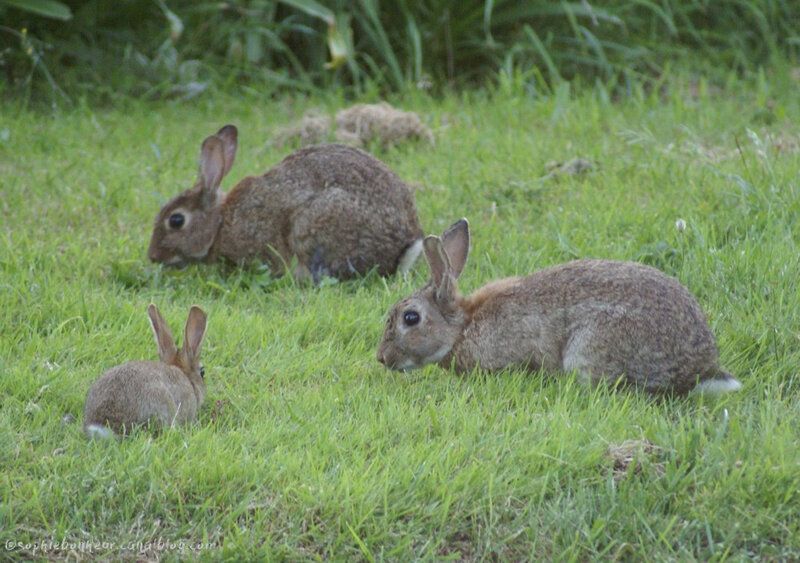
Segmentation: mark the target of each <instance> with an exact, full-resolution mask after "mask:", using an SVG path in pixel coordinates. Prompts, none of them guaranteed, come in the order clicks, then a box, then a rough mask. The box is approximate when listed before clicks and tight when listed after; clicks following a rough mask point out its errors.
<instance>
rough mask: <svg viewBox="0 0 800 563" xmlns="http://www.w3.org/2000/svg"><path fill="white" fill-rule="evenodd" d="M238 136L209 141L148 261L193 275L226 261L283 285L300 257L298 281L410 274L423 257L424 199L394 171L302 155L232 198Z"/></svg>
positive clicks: (337, 157)
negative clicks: (227, 185) (261, 270)
mask: <svg viewBox="0 0 800 563" xmlns="http://www.w3.org/2000/svg"><path fill="white" fill-rule="evenodd" d="M236 146H237V130H236V127H234V126H233V125H226V126H225V127H223V128H222V129H220V130H219V131H218V132H217V133H216V134H214V135H211V136H210V137H208V138H206V140H205V141H203V145H202V148H201V151H200V173H199V175H198V178H197V181H196V182H195V185H194V187H193V188H191V189H189V190H186V191H184V192H183V193H182V194H180V195H178V196H177V197H175V198H174V199H172V200H171V201H169V202H167V203H166V204H165V205H164V207H162V208H161V211H160V212H159V213H158V216H157V217H156V220H155V225H154V228H153V235H152V238H151V240H150V249H149V250H148V252H147V255H148V256H149V258H150V259H151V260H152V261H153V262H160V263H164V264H168V265H173V266H184V265H186V264H189V263H192V262H212V261H214V260H216V259H218V258H220V257H224V258H227V259H229V260H232V261H233V262H235V263H236V264H238V265H244V264H246V263H247V262H249V261H251V260H254V259H257V260H260V261H261V262H264V263H266V264H268V265H269V266H270V269H271V271H272V272H273V274H274V275H283V274H284V273H285V268H286V265H287V264H289V263H290V261H291V260H292V258H293V257H295V256H296V257H297V268H296V269H295V271H294V275H295V276H296V277H297V278H305V277H308V276H309V275H310V276H313V279H314V282H315V283H316V282H318V281H319V279H320V276H322V275H328V276H331V277H335V278H338V279H347V278H352V277H355V276H358V275H362V274H364V273H366V272H367V271H369V270H370V269H371V268H373V267H377V271H378V273H379V274H380V275H382V276H388V275H392V274H394V273H395V271H397V270H398V269H399V270H400V271H402V272H405V271H406V270H408V268H410V267H411V266H412V265H413V263H414V260H416V258H417V256H418V255H419V253H420V251H421V249H422V228H421V227H420V223H419V218H418V217H417V210H416V207H415V206H414V197H413V194H412V192H411V190H410V189H409V187H408V186H406V184H405V183H403V181H402V180H400V178H399V177H398V176H397V175H396V174H395V173H394V172H392V171H391V170H390V169H389V167H388V166H386V165H385V164H384V163H383V162H381V161H380V160H378V159H377V158H375V157H373V156H371V155H370V154H368V153H366V152H364V151H362V150H360V149H357V148H353V147H349V146H346V145H339V144H327V145H317V146H312V147H306V148H304V149H300V150H298V151H296V152H294V153H292V154H290V155H289V156H287V157H286V158H284V159H283V161H281V162H280V163H279V164H278V165H277V166H275V167H274V168H273V169H272V170H270V171H269V172H267V173H266V174H264V175H263V176H258V177H254V176H250V177H247V178H245V179H243V180H241V181H240V182H239V183H238V184H236V186H234V187H233V189H231V190H230V191H229V192H228V193H224V192H222V191H221V190H220V187H219V186H220V183H221V182H222V178H223V177H224V176H225V175H226V174H227V173H228V172H229V171H230V169H231V166H232V165H233V160H234V157H235V156H236Z"/></svg>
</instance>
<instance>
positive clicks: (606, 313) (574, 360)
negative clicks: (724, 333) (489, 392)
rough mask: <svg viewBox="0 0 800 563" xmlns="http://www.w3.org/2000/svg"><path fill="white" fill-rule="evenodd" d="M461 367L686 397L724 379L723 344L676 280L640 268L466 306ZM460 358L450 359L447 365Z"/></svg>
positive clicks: (484, 294)
mask: <svg viewBox="0 0 800 563" xmlns="http://www.w3.org/2000/svg"><path fill="white" fill-rule="evenodd" d="M464 306H465V310H466V312H467V316H468V317H469V318H470V319H471V322H469V323H468V324H467V325H466V326H465V329H464V334H463V338H462V340H461V342H460V343H458V344H456V346H455V347H454V349H453V353H452V355H453V358H452V359H455V360H456V366H457V367H458V366H461V367H462V369H464V368H466V369H469V367H470V366H473V367H474V365H475V364H477V363H479V364H480V365H481V367H482V368H484V369H489V370H491V369H500V368H502V367H506V366H510V365H523V366H527V367H529V368H531V369H535V370H538V369H542V368H544V369H545V370H546V371H554V370H558V371H567V372H572V371H577V372H578V373H579V374H580V375H581V376H582V377H583V378H584V379H588V380H591V381H598V380H600V379H607V380H610V381H612V382H613V381H616V379H617V378H618V377H620V376H622V375H623V374H624V376H625V378H626V380H627V381H629V382H630V383H634V384H636V385H638V386H641V387H644V389H645V390H648V391H663V390H666V389H672V390H674V391H676V392H679V393H681V392H686V391H689V390H690V389H692V388H693V387H694V386H695V384H696V383H697V381H698V380H699V381H703V380H706V379H714V378H716V377H718V376H719V375H720V373H721V370H720V368H719V364H718V353H717V347H716V343H715V341H714V337H713V335H712V334H711V331H710V329H709V327H708V324H707V322H706V318H705V315H704V313H703V311H702V309H701V308H700V306H699V304H698V303H697V301H696V300H695V298H694V297H693V296H692V294H691V293H690V292H689V291H688V290H687V289H686V288H685V287H684V286H683V285H681V284H680V283H679V282H678V281H677V280H676V279H674V278H672V277H670V276H667V275H666V274H664V273H662V272H660V271H659V270H657V269H655V268H651V267H649V266H645V265H642V264H638V263H633V262H617V261H611V260H579V261H575V262H569V263H566V264H561V265H558V266H554V267H552V268H548V269H545V270H541V271H539V272H535V273H534V274H531V275H529V276H527V277H524V278H512V279H509V280H500V281H499V282H495V283H494V284H490V285H488V286H486V287H484V288H482V289H481V290H478V291H477V292H476V293H475V294H473V295H472V296H470V297H469V298H465V300H464ZM450 359H451V358H444V359H443V360H442V362H443V363H445V364H446V363H447V362H448V361H449V360H450Z"/></svg>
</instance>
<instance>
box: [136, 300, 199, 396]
mask: <svg viewBox="0 0 800 563" xmlns="http://www.w3.org/2000/svg"><path fill="white" fill-rule="evenodd" d="M147 316H148V317H150V326H152V327H153V335H154V336H155V339H156V347H157V348H158V359H159V360H160V361H161V363H163V364H167V365H169V366H175V367H178V368H180V370H181V371H183V372H184V373H185V374H186V376H187V377H188V378H189V381H190V382H191V383H192V386H193V387H194V388H195V389H196V390H197V391H198V397H197V399H198V401H197V402H198V404H199V403H202V402H203V399H204V398H205V388H206V386H205V381H204V377H205V370H204V368H203V364H202V363H200V348H201V345H202V344H203V338H204V337H205V335H206V321H207V319H208V317H207V316H206V314H205V313H204V312H203V310H202V309H201V308H200V307H198V306H197V305H192V307H191V308H190V309H189V317H188V318H187V319H186V328H185V329H184V337H183V346H181V348H177V347H176V346H175V340H174V339H173V338H172V332H171V331H170V329H169V326H168V325H167V323H166V321H164V318H163V317H162V316H161V313H159V312H158V309H157V308H156V306H155V305H154V304H152V303H151V304H150V306H149V307H148V308H147Z"/></svg>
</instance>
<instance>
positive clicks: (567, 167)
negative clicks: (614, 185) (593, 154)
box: [545, 157, 599, 178]
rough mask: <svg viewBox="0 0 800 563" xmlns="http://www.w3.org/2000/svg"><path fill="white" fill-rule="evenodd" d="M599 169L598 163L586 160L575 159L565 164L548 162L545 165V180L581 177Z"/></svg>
mask: <svg viewBox="0 0 800 563" xmlns="http://www.w3.org/2000/svg"><path fill="white" fill-rule="evenodd" d="M598 167H599V165H598V163H597V162H595V161H593V160H591V159H588V158H581V157H575V158H571V159H570V160H568V161H566V162H557V161H550V162H548V163H547V164H546V165H545V169H546V170H547V176H546V177H547V178H550V177H557V176H581V175H583V174H586V173H587V172H593V171H594V170H597V168H598Z"/></svg>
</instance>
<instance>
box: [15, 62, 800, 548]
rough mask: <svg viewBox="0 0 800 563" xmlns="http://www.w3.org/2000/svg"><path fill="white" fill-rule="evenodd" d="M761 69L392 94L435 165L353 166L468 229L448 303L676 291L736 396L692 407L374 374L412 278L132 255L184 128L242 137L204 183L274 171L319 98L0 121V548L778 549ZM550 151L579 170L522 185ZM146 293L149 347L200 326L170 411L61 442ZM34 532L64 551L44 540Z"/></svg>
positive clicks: (786, 253) (790, 280) (780, 321)
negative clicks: (458, 295)
mask: <svg viewBox="0 0 800 563" xmlns="http://www.w3.org/2000/svg"><path fill="white" fill-rule="evenodd" d="M788 77H789V74H788V73H784V72H777V70H775V71H774V72H772V73H764V74H763V75H762V76H761V77H760V79H758V80H753V81H741V80H737V79H731V80H730V81H729V83H728V84H726V85H724V86H723V87H722V88H715V87H712V86H710V85H708V84H706V83H705V82H703V81H702V80H700V81H696V80H690V79H688V78H681V77H680V74H676V78H675V80H674V82H670V83H668V84H665V85H664V87H663V88H662V89H661V90H660V91H659V92H658V93H657V94H647V93H643V92H641V91H638V90H635V89H634V91H633V95H632V97H631V98H630V99H627V100H623V101H618V102H610V101H608V100H607V96H605V95H604V92H603V91H600V90H596V91H590V90H589V91H586V92H584V93H581V94H578V95H575V94H570V93H569V91H568V90H567V89H566V85H562V87H560V88H559V89H558V90H556V91H555V92H554V93H553V94H552V95H551V96H548V97H542V98H538V99H532V98H530V97H529V96H527V95H526V94H525V91H524V88H523V87H522V86H521V85H520V84H518V83H516V82H515V81H514V79H513V78H509V79H507V80H505V81H501V82H500V84H499V86H498V87H497V88H496V89H493V90H492V91H473V92H467V93H463V94H459V95H454V94H453V95H449V96H446V97H445V98H443V99H440V100H434V99H430V98H427V97H424V96H418V95H415V94H410V95H407V96H406V97H404V98H402V99H397V100H394V102H395V103H396V104H397V105H399V106H402V107H403V108H404V109H413V110H415V111H417V112H419V113H420V114H421V115H423V116H424V118H425V120H426V121H427V122H428V124H429V125H431V126H433V127H434V128H435V129H436V137H437V142H436V145H435V146H433V147H428V146H424V145H406V146H400V147H396V148H394V149H390V150H388V151H383V152H380V151H379V152H378V154H379V156H380V157H381V158H382V159H383V160H385V161H386V162H387V163H388V164H389V165H390V166H391V167H392V168H394V169H395V170H396V171H397V172H398V173H399V174H400V176H401V177H403V178H404V179H406V180H407V181H409V182H412V183H416V184H418V185H419V186H420V189H419V190H418V191H417V194H416V197H417V203H418V207H419V211H420V215H421V218H422V222H423V226H424V228H425V230H426V231H427V232H441V230H442V229H443V228H444V227H445V226H447V225H449V224H450V223H451V222H452V221H453V220H454V219H456V218H458V217H461V216H466V217H468V218H469V219H470V221H471V225H472V235H473V249H472V254H471V256H470V259H469V261H468V263H467V266H466V268H465V271H464V274H463V275H462V279H461V287H462V290H464V291H465V292H469V291H471V290H474V289H476V288H478V287H480V286H481V285H482V284H484V283H486V282H488V281H489V280H491V279H494V278H497V277H500V276H507V275H516V274H524V273H526V272H530V271H533V270H535V269H537V268H542V267H546V266H548V265H552V264H555V263H559V262H563V261H566V260H569V259H572V258H575V257H583V256H594V257H607V258H619V259H633V260H639V261H642V262H646V263H649V264H653V265H655V266H657V267H659V268H661V269H662V270H664V271H666V272H667V273H669V274H671V275H674V276H676V277H677V278H678V279H680V280H681V281H682V282H683V283H684V284H686V285H687V286H688V287H689V288H690V289H691V291H692V292H693V293H694V294H695V295H696V296H697V298H698V300H699V301H700V303H701V305H702V306H703V308H704V309H705V310H706V311H707V313H708V317H709V322H710V324H711V326H712V329H713V331H714V333H715V334H716V336H717V339H718V343H719V346H720V352H721V360H722V364H723V366H725V367H726V368H727V369H728V370H730V371H732V372H733V373H735V374H736V375H737V377H739V378H740V379H741V381H742V382H743V384H744V389H743V390H742V391H741V392H740V393H739V394H737V395H735V396H731V397H727V398H724V399H722V400H721V401H717V402H709V401H704V400H701V399H696V398H694V399H685V400H654V399H652V398H649V397H646V396H644V395H642V394H641V393H637V392H626V393H621V392H620V393H614V392H609V391H607V390H604V389H597V390H588V389H586V388H584V387H581V386H580V385H578V384H577V383H576V382H574V381H572V379H571V378H569V377H561V378H558V377H546V376H530V375H525V374H522V373H517V372H514V371H509V372H506V373H501V374H498V375H493V376H488V375H481V374H475V375H472V376H469V377H456V376H454V375H452V374H450V373H448V372H447V371H444V370H441V369H439V368H436V367H430V368H426V369H424V370H421V371H418V372H414V373H410V374H406V375H400V374H395V373H389V372H387V371H385V370H384V369H383V368H382V366H380V365H379V364H378V363H377V361H376V360H375V349H376V347H377V344H378V341H379V338H380V335H381V331H382V328H383V321H384V314H385V312H386V311H387V309H388V308H389V307H390V306H391V305H392V304H393V303H394V302H395V301H396V300H397V299H399V298H401V297H402V296H404V295H406V294H408V293H410V292H411V291H412V290H413V289H414V288H416V287H419V286H420V285H421V284H422V283H424V280H425V278H426V276H427V269H426V267H425V265H424V263H420V264H419V265H418V266H417V268H416V269H415V270H414V272H413V273H412V275H411V276H410V277H409V279H407V280H403V279H400V278H396V279H395V278H393V279H388V280H383V279H380V278H378V277H376V276H367V277H366V278H364V279H362V280H358V281H354V282H348V283H340V284H332V285H324V286H322V287H319V288H311V287H309V286H306V285H302V284H295V283H293V282H292V281H291V280H280V281H275V280H272V279H271V278H270V277H269V276H268V275H267V274H266V273H265V272H264V271H262V270H260V269H258V268H251V269H249V270H244V271H240V270H227V269H225V268H224V267H219V266H203V267H192V268H189V269H187V270H184V271H171V270H163V269H161V268H160V267H157V266H155V265H152V264H150V263H148V262H147V260H146V256H145V249H146V245H147V242H148V239H149V230H150V225H151V222H152V220H153V217H154V216H155V213H156V211H157V209H158V207H159V206H160V204H161V203H163V201H164V200H165V199H166V198H169V197H171V196H172V195H173V194H175V193H177V191H178V190H180V189H182V188H184V187H186V186H188V185H189V184H190V183H191V182H192V180H193V178H194V170H195V166H196V158H197V153H198V147H199V143H200V141H201V140H202V138H203V137H204V136H205V135H207V134H209V133H211V132H213V131H216V129H217V128H218V127H219V126H220V125H222V124H223V123H226V122H233V123H237V124H239V126H240V153H239V155H238V156H237V162H236V165H235V167H234V171H233V172H232V174H231V177H230V178H228V179H226V181H225V183H224V184H223V187H225V188H229V187H230V186H232V185H233V183H234V181H235V180H236V179H238V178H241V177H243V176H244V175H246V174H255V173H258V172H260V171H263V170H266V169H267V168H268V167H269V165H270V164H272V163H275V162H277V161H278V160H279V159H280V157H281V156H282V154H281V153H280V152H279V151H278V149H275V148H273V147H272V145H271V144H270V142H269V140H270V134H271V132H272V131H274V130H275V129H277V128H278V127H281V126H284V125H286V124H287V123H288V122H289V121H291V120H292V119H295V118H297V117H298V116H299V115H300V114H301V113H302V112H303V111H304V110H306V109H308V108H309V107H312V106H314V105H318V106H321V107H323V108H327V109H333V108H334V107H335V106H337V105H338V102H336V101H335V100H324V99H315V100H305V99H298V100H294V101H293V100H288V99H287V100H283V101H277V102H270V101H265V100H263V99H258V98H255V97H253V98H245V99H234V98H226V97H215V98H213V99H212V98H208V99H205V100H199V101H194V102H191V103H188V104H163V105H155V106H148V105H139V104H137V103H135V102H130V103H127V104H125V106H124V107H120V108H117V109H115V110H106V111H94V110H92V109H91V108H87V107H80V108H76V109H74V110H72V111H70V112H66V113H58V114H56V115H44V114H38V113H31V112H28V111H18V110H17V108H15V107H13V106H6V107H5V108H3V112H2V117H0V171H2V177H3V184H2V188H0V216H1V217H2V223H1V224H0V225H1V228H0V310H2V315H0V334H1V335H2V338H0V400H2V409H0V444H2V445H3V448H2V449H0V466H2V467H3V471H2V473H0V485H1V486H0V495H1V496H0V500H1V501H2V502H0V540H2V541H3V542H4V543H5V546H6V547H5V550H6V551H4V553H3V555H4V557H10V558H12V559H20V560H21V559H28V558H39V557H42V558H44V557H47V558H55V559H85V558H90V556H92V555H94V556H98V555H99V556H101V557H107V558H114V559H116V558H125V559H144V560H157V559H160V558H164V559H165V560H177V559H182V558H184V557H186V556H187V555H199V556H200V557H201V558H203V559H209V560H217V559H221V558H222V559H230V560H240V559H245V558H247V559H255V558H262V559H267V560H281V559H292V560H297V559H300V560H307V559H317V558H321V559H329V558H332V559H336V560H368V561H372V560H382V559H395V560H409V559H412V558H413V559H424V560H434V559H436V560H447V559H456V560H475V559H501V560H520V559H534V560H538V559H565V560H586V559H593V558H597V559H622V560H686V559H701V560H742V559H748V558H760V559H766V560H791V559H797V558H800V540H799V539H798V538H800V524H799V522H800V518H798V508H797V506H800V448H798V439H799V438H798V431H797V428H798V427H800V412H798V409H797V404H798V400H799V399H800V385H798V371H797V366H798V365H800V282H798V281H797V280H798V265H799V264H798V262H799V261H800V252H799V251H798V242H800V231H798V227H797V225H798V224H800V222H798V221H799V220H800V191H799V189H798V182H797V178H798V177H800V176H799V174H800V160H799V159H798V154H799V152H800V148H799V143H800V132H799V131H798V130H797V128H796V126H795V125H794V124H796V123H798V120H800V102H798V100H797V97H796V96H795V95H794V93H795V92H796V87H797V85H796V84H794V83H792V81H791V78H788ZM374 149H375V150H376V151H377V147H374ZM575 156H580V157H584V158H588V159H592V160H593V161H595V162H596V163H597V168H596V169H595V170H594V171H592V172H589V173H587V174H584V175H581V176H569V175H566V176H552V175H548V168H547V164H548V162H550V161H566V160H569V159H570V158H572V157H575ZM679 218H681V219H684V220H685V222H686V224H687V228H686V230H685V232H683V233H680V232H678V231H677V230H676V228H675V226H674V225H675V221H676V220H677V219H679ZM151 301H152V302H155V303H156V304H157V305H158V306H159V307H160V309H161V311H162V313H163V314H164V316H165V318H166V319H167V321H168V322H169V323H170V324H171V325H172V327H173V329H175V330H176V332H179V328H180V327H182V325H183V322H184V321H185V319H186V314H187V311H188V307H189V306H190V305H191V304H193V303H197V304H199V305H201V306H202V307H203V308H204V309H205V310H206V311H207V312H208V313H209V330H208V334H207V338H206V344H205V346H204V351H203V358H204V362H205V364H206V381H207V383H208V395H207V398H206V402H205V405H204V407H203V409H202V411H201V414H200V417H199V420H198V422H197V423H196V424H194V425H192V426H189V427H186V428H179V429H175V430H174V431H170V432H165V433H162V434H160V435H157V436H153V435H151V434H149V433H147V432H144V431H142V432H137V433H135V434H134V435H133V436H131V437H129V438H127V439H125V440H123V441H120V442H116V441H112V442H111V443H104V442H97V441H94V442H92V441H89V440H87V439H86V438H85V437H84V436H83V435H82V433H81V429H80V423H81V419H82V409H83V402H84V398H85V395H86V391H87V389H88V388H89V386H90V385H91V383H92V382H93V381H94V380H95V379H96V378H97V377H98V376H99V374H100V373H102V372H103V371H104V370H105V369H107V368H109V367H111V366H113V365H115V364H118V363H121V362H123V361H126V360H129V359H154V358H155V356H156V350H155V347H154V345H153V339H152V336H151V334H150V329H149V326H148V324H147V318H146V312H145V311H146V307H147V304H148V303H150V302H151ZM66 415H71V416H72V417H73V418H74V419H75V421H74V422H65V421H64V417H65V416H66ZM623 446H624V447H623ZM623 449H624V450H625V454H624V455H623V454H620V453H619V452H620V451H622V450H623ZM62 541H64V542H66V544H70V543H75V545H73V546H69V545H67V546H64V545H63V544H58V545H56V546H55V547H54V546H53V545H52V544H51V545H48V544H47V543H46V542H62ZM77 542H85V543H84V544H78V543H77ZM104 543H105V545H103V544H104ZM9 548H13V549H9ZM44 548H49V551H48V552H46V553H43V551H42V550H43V549H44ZM192 549H195V550H196V551H191V550H192ZM90 551H91V552H90Z"/></svg>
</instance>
